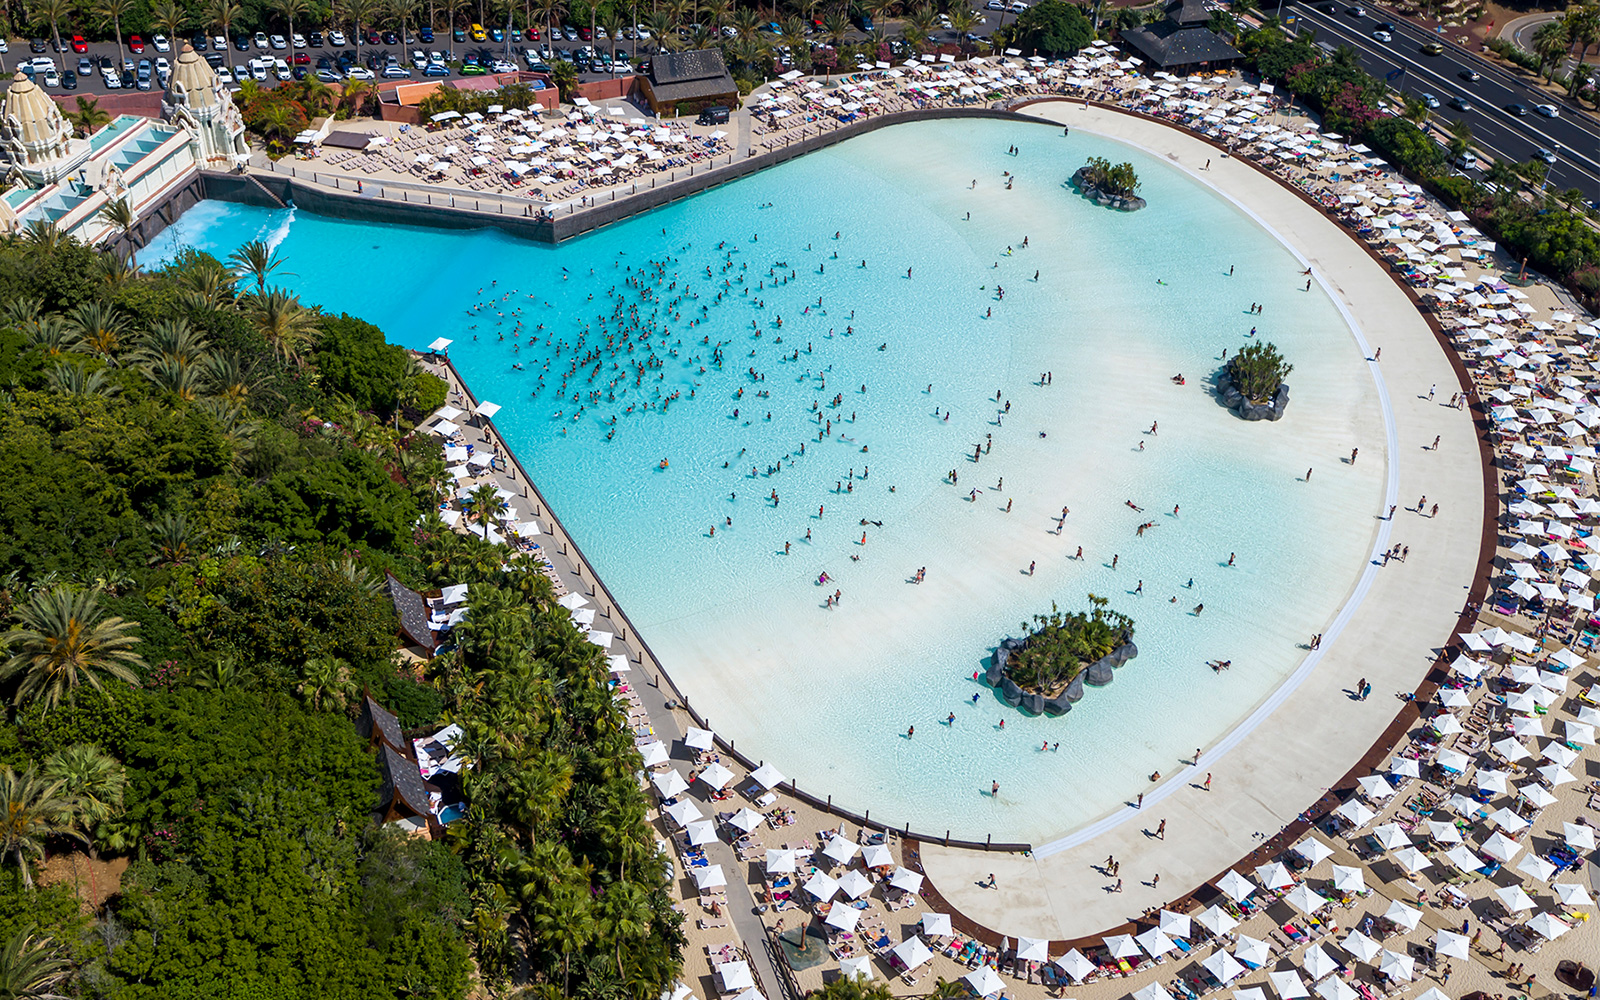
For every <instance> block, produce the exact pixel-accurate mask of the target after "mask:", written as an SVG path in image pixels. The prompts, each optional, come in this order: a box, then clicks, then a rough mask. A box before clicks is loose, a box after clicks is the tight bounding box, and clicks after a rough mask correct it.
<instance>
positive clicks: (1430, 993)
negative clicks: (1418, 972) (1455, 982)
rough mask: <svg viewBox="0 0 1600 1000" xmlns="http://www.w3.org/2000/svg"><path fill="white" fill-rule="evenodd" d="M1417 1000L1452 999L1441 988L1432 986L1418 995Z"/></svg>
mask: <svg viewBox="0 0 1600 1000" xmlns="http://www.w3.org/2000/svg"><path fill="white" fill-rule="evenodd" d="M1415 1000H1450V998H1449V997H1447V996H1445V995H1444V993H1443V991H1441V990H1440V989H1439V987H1437V986H1430V987H1428V988H1427V989H1425V990H1423V991H1422V992H1421V993H1418V994H1417V995H1416V997H1415Z"/></svg>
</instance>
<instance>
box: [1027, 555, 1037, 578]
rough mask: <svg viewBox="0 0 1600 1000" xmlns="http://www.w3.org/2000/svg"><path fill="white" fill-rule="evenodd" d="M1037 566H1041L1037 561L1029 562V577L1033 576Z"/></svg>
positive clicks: (1031, 560)
mask: <svg viewBox="0 0 1600 1000" xmlns="http://www.w3.org/2000/svg"><path fill="white" fill-rule="evenodd" d="M1037 565H1039V564H1038V562H1037V561H1036V560H1033V559H1030V560H1028V575H1029V576H1032V575H1033V568H1034V567H1035V566H1037Z"/></svg>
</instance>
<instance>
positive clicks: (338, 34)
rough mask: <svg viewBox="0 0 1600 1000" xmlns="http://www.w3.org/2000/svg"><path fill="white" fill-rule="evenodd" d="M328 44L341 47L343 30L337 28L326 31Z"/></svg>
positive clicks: (342, 44)
mask: <svg viewBox="0 0 1600 1000" xmlns="http://www.w3.org/2000/svg"><path fill="white" fill-rule="evenodd" d="M328 44H329V45H332V46H334V47H335V48H342V47H343V46H344V32H342V31H340V30H339V29H338V28H335V29H333V30H332V31H330V32H328Z"/></svg>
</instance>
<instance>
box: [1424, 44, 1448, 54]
mask: <svg viewBox="0 0 1600 1000" xmlns="http://www.w3.org/2000/svg"><path fill="white" fill-rule="evenodd" d="M1422 54H1423V55H1425V56H1442V55H1444V46H1443V45H1441V44H1439V43H1438V42H1423V43H1422Z"/></svg>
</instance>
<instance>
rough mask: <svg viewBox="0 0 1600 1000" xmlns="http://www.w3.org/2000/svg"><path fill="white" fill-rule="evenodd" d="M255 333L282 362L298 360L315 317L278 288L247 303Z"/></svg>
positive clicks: (309, 336)
mask: <svg viewBox="0 0 1600 1000" xmlns="http://www.w3.org/2000/svg"><path fill="white" fill-rule="evenodd" d="M248 301H249V303H250V306H251V310H252V312H253V314H254V318H255V323H256V330H257V331H258V332H259V333H260V334H261V336H262V337H264V338H265V339H266V341H267V343H268V344H271V345H272V350H273V352H274V353H276V354H277V355H278V357H280V358H282V359H283V360H284V361H298V360H300V351H301V350H302V349H303V348H304V347H305V346H306V345H307V344H308V343H309V342H310V341H311V335H312V334H313V333H315V332H316V329H317V315H316V313H314V312H312V311H311V310H310V309H307V308H306V307H305V306H303V305H301V304H300V299H299V298H298V297H297V296H294V295H291V294H289V293H288V292H286V291H284V290H283V289H281V288H274V289H272V290H270V291H268V292H266V293H265V294H262V295H251V296H249V299H248Z"/></svg>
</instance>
